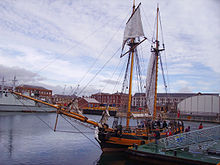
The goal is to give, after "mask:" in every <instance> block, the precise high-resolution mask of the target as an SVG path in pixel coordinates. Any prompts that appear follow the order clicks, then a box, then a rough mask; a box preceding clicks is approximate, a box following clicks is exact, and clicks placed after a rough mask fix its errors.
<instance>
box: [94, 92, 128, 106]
mask: <svg viewBox="0 0 220 165" xmlns="http://www.w3.org/2000/svg"><path fill="white" fill-rule="evenodd" d="M91 98H94V99H96V100H97V101H98V102H99V103H100V104H103V105H109V106H112V107H117V108H120V109H125V108H126V107H127V104H128V94H124V93H114V94H109V93H96V94H93V95H92V96H91Z"/></svg>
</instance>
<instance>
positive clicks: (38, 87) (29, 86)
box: [18, 85, 48, 90]
mask: <svg viewBox="0 0 220 165" xmlns="http://www.w3.org/2000/svg"><path fill="white" fill-rule="evenodd" d="M18 87H23V88H35V89H46V88H44V87H41V86H35V85H19V86H18ZM46 90H48V89H46Z"/></svg>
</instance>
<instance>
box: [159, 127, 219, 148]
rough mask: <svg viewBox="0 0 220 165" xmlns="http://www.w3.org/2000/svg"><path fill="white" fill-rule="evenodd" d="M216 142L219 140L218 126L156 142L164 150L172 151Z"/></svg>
mask: <svg viewBox="0 0 220 165" xmlns="http://www.w3.org/2000/svg"><path fill="white" fill-rule="evenodd" d="M218 140H220V125H218V126H213V127H208V128H203V129H199V130H195V131H190V132H185V133H180V134H177V135H173V136H169V137H166V138H162V139H160V140H158V145H159V146H161V147H162V148H164V149H165V150H173V149H178V148H185V147H187V146H190V145H193V144H199V143H203V142H208V141H210V142H211V141H218Z"/></svg>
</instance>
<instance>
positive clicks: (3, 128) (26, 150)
mask: <svg viewBox="0 0 220 165" xmlns="http://www.w3.org/2000/svg"><path fill="white" fill-rule="evenodd" d="M87 116H88V115H87ZM88 117H89V118H92V119H93V120H96V121H99V119H100V117H101V116H95V115H89V116H88ZM55 118H56V114H51V113H48V114H47V113H0V152H1V155H0V164H1V165H6V164H31V165H34V164H48V165H49V164H50V165H53V164H54V165H55V164H68V165H69V164H74V165H77V164H80V165H84V164H85V165H87V164H88V165H90V164H122V165H123V164H134V163H137V162H136V161H135V160H132V159H129V158H128V156H127V155H125V154H122V153H120V154H119V153H111V154H102V151H101V149H100V148H99V147H98V143H97V142H96V141H95V139H94V130H91V129H89V128H86V127H84V126H82V125H80V124H77V123H74V124H73V125H70V124H69V123H67V122H66V121H65V120H64V119H63V118H62V117H61V116H60V117H59V121H58V125H57V130H58V131H57V132H53V131H52V129H51V128H53V126H54V123H55ZM112 119H113V118H110V122H109V124H110V123H111V122H112ZM44 122H45V123H47V124H48V125H46V124H45V123H44ZM132 123H134V121H132ZM188 125H191V129H198V125H199V123H193V122H185V126H188ZM203 125H204V127H207V126H212V125H214V124H209V123H203ZM48 126H49V127H51V128H49V127H48ZM77 129H79V130H80V131H82V132H83V134H84V135H82V133H79V132H78V130H77ZM60 131H67V132H60ZM88 138H89V139H90V140H89V139H88ZM138 164H144V163H141V162H138Z"/></svg>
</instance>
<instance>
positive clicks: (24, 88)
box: [15, 85, 52, 101]
mask: <svg viewBox="0 0 220 165" xmlns="http://www.w3.org/2000/svg"><path fill="white" fill-rule="evenodd" d="M15 90H16V91H17V92H19V93H22V94H26V95H28V96H32V97H33V96H35V97H39V98H41V99H43V100H46V101H48V100H50V99H51V98H52V90H49V89H46V88H44V87H40V86H34V85H20V86H17V87H16V88H15Z"/></svg>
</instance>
